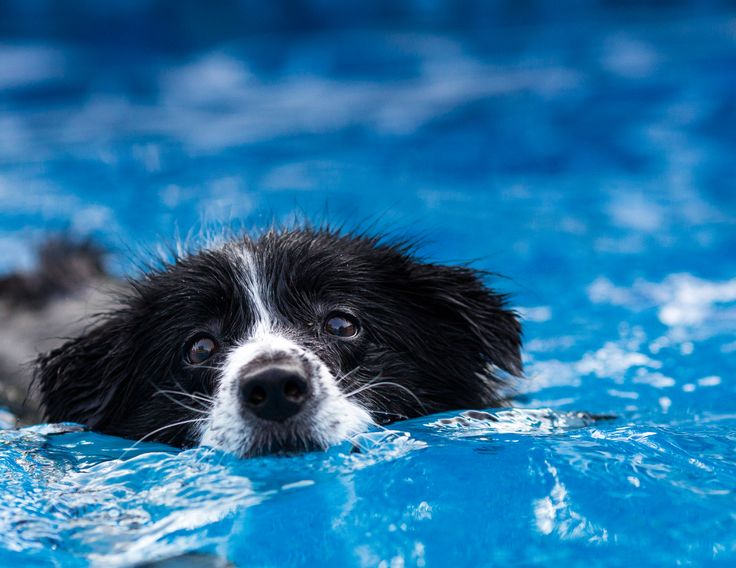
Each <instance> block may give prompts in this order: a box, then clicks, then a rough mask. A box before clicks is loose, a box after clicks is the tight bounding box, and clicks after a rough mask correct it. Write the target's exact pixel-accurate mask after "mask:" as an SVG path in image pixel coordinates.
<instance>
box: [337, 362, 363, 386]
mask: <svg viewBox="0 0 736 568" xmlns="http://www.w3.org/2000/svg"><path fill="white" fill-rule="evenodd" d="M359 369H360V365H358V366H357V367H355V368H353V369H350V370H349V371H348V372H347V373H345V374H344V375H342V376H341V377H338V379H337V381H336V382H337V384H338V385H339V384H340V383H341V382H343V381H344V380H345V379H347V378H348V377H349V376H350V375H352V374H353V373H355V372H356V371H358V370H359Z"/></svg>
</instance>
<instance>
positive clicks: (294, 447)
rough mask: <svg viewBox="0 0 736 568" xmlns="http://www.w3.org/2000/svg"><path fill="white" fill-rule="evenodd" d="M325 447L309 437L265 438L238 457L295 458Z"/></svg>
mask: <svg viewBox="0 0 736 568" xmlns="http://www.w3.org/2000/svg"><path fill="white" fill-rule="evenodd" d="M327 447H328V446H325V445H323V444H321V443H320V442H318V441H317V440H315V439H314V438H310V437H309V436H296V437H288V438H282V437H278V436H271V437H267V438H266V439H265V440H263V441H262V442H260V443H258V444H250V445H249V447H247V448H244V449H243V450H242V452H240V454H239V456H240V457H242V458H256V457H264V456H284V457H286V456H295V455H299V454H304V453H309V452H319V451H324V450H326V449H327Z"/></svg>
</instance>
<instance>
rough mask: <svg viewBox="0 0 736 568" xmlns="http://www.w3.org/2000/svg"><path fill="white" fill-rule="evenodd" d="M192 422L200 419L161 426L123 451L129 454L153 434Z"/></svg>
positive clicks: (200, 420)
mask: <svg viewBox="0 0 736 568" xmlns="http://www.w3.org/2000/svg"><path fill="white" fill-rule="evenodd" d="M194 422H202V419H201V418H192V419H189V420H181V421H179V422H174V423H172V424H167V425H166V426H161V428H156V429H155V430H153V431H152V432H149V433H148V434H146V435H145V436H143V437H142V438H139V439H138V440H136V442H135V443H134V444H133V445H132V446H131V447H130V448H128V449H127V450H125V451H126V452H129V451H130V450H132V449H134V448H136V447H137V446H138V444H140V443H141V442H144V441H145V440H146V439H148V438H150V437H151V436H153V435H154V434H158V433H159V432H162V431H163V430H167V429H169V428H175V427H176V426H183V425H184V424H193V423H194Z"/></svg>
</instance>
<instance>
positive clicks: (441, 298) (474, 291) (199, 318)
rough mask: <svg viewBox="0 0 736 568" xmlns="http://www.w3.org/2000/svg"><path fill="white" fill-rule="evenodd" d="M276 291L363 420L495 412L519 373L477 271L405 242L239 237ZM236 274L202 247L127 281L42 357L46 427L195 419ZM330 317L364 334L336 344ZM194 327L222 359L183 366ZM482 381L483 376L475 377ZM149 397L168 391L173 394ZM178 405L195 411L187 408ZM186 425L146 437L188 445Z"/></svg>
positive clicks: (213, 375) (308, 235)
mask: <svg viewBox="0 0 736 568" xmlns="http://www.w3.org/2000/svg"><path fill="white" fill-rule="evenodd" d="M241 242H243V243H245V246H248V247H250V248H251V249H252V250H254V254H255V256H256V259H257V263H258V265H259V267H262V270H263V271H264V273H265V276H264V279H265V280H267V284H268V285H270V288H271V289H273V290H274V297H273V298H272V301H273V306H274V311H275V313H274V314H273V318H275V320H276V321H278V322H279V324H280V325H281V326H282V327H283V329H284V330H287V331H288V333H289V334H290V336H291V337H292V338H294V339H296V340H297V341H298V342H299V343H300V344H302V345H303V346H305V347H307V348H310V349H312V350H313V351H314V352H316V353H317V354H318V355H319V356H320V357H321V358H322V360H323V361H324V362H325V363H326V364H327V365H328V366H330V368H331V369H332V370H333V372H334V373H335V374H336V376H338V377H343V376H346V378H344V380H342V381H341V382H340V388H341V389H342V390H343V392H351V391H353V390H355V389H357V388H359V387H361V386H363V385H368V384H373V385H376V384H377V383H379V382H383V381H391V382H395V383H398V384H400V385H402V386H403V387H406V389H408V391H411V393H413V395H410V394H409V393H408V392H407V390H404V389H402V388H399V387H395V386H391V385H383V386H380V385H379V386H372V387H369V388H367V389H365V390H364V391H362V392H361V393H359V394H356V395H355V400H356V401H358V402H359V403H361V404H362V405H363V406H364V407H365V408H366V409H368V410H369V411H370V412H371V414H372V416H373V418H374V419H375V420H376V421H377V422H380V423H387V422H391V421H395V420H398V419H402V418H407V417H415V416H419V415H424V414H429V413H434V412H439V411H444V410H453V409H466V408H473V409H480V408H486V407H493V406H500V405H503V404H504V403H505V399H504V393H503V392H502V391H503V390H504V389H503V387H504V386H505V380H506V378H507V377H508V376H509V375H515V376H519V375H521V371H522V369H521V359H520V345H521V327H520V324H519V321H518V319H517V316H516V314H515V313H514V312H513V311H511V310H509V309H508V308H507V305H506V299H505V297H504V296H503V295H500V294H497V293H495V292H494V291H493V290H491V289H490V288H488V287H487V286H485V285H484V284H483V282H482V277H485V276H486V275H485V274H482V273H479V272H477V271H475V270H472V269H470V268H466V267H458V266H441V265H436V264H427V263H423V262H421V261H419V260H417V259H416V258H415V257H414V256H413V254H412V251H411V248H410V247H407V246H404V245H388V244H382V242H381V241H380V240H379V239H376V238H372V237H367V236H362V235H354V234H347V235H345V234H339V233H337V232H334V231H330V230H318V229H300V230H286V231H271V232H268V233H265V234H263V235H262V236H260V237H258V238H255V239H250V238H248V237H245V238H243V237H241ZM237 270H238V267H237V266H236V265H235V264H234V262H233V259H232V257H231V256H229V255H228V254H227V253H226V252H224V251H223V250H221V249H213V250H204V251H201V252H198V253H194V254H191V255H187V256H182V257H181V258H178V259H176V260H175V261H173V262H171V263H169V264H166V265H164V266H162V267H160V268H159V269H157V270H153V271H151V272H149V273H148V274H146V275H145V276H143V277H141V278H140V279H138V280H134V281H132V282H131V287H130V292H129V293H128V294H127V295H126V296H125V297H124V298H122V299H121V302H120V307H119V308H118V309H116V310H114V311H112V312H110V313H109V314H107V315H104V316H102V318H101V320H100V321H99V322H97V323H96V324H95V326H94V327H92V328H91V329H90V330H89V332H88V333H86V334H85V335H83V336H81V337H79V338H77V339H74V340H71V341H69V342H67V343H66V344H64V345H62V346H61V347H59V348H58V349H55V350H53V351H51V352H50V353H47V354H44V355H42V356H40V357H39V359H38V361H37V367H36V377H35V378H36V383H37V387H38V389H39V391H40V394H41V397H42V400H43V403H44V406H45V411H46V418H47V419H48V420H50V421H54V422H58V421H72V422H79V423H82V424H86V425H88V426H90V427H91V428H93V429H96V430H99V431H102V432H105V433H109V434H113V435H119V436H124V437H129V438H134V439H139V438H142V437H144V436H147V435H148V434H149V433H151V432H153V431H155V430H157V429H158V428H162V427H165V426H166V425H168V424H173V423H176V422H180V421H184V420H190V419H193V418H196V417H197V416H198V413H197V412H195V410H196V409H195V408H194V407H197V408H199V409H203V410H206V406H205V405H203V404H200V401H199V400H198V399H193V398H191V397H190V396H189V393H195V394H196V393H203V394H206V395H211V394H212V393H213V391H214V388H215V385H216V381H217V371H216V370H215V369H214V367H217V366H218V365H220V364H221V363H222V362H223V360H224V352H225V351H227V349H228V348H230V347H232V346H233V345H235V344H237V343H238V342H240V341H243V340H244V339H246V338H247V337H248V331H249V326H250V325H251V324H252V321H251V316H250V307H249V303H248V297H247V295H246V294H245V292H244V290H243V288H242V285H241V284H240V280H239V276H238V273H237ZM333 310H340V311H344V312H348V313H350V314H353V315H354V316H356V317H357V318H358V319H359V321H360V324H361V332H360V333H359V334H358V335H357V336H356V337H355V338H351V339H338V338H335V337H333V336H329V335H327V334H325V333H324V332H323V327H322V324H323V320H324V317H325V316H326V315H327V314H328V313H329V312H331V311H333ZM198 332H207V333H209V334H212V335H214V336H215V337H216V338H217V339H218V340H219V342H220V344H221V345H222V346H223V348H222V350H221V351H220V353H219V354H218V355H216V356H215V357H214V358H212V359H211V360H209V361H207V364H206V365H204V366H201V367H195V366H192V365H189V364H187V363H186V362H185V360H184V345H185V343H186V342H187V340H188V339H190V338H191V337H193V336H194V335H196V334H197V333H198ZM482 377H485V378H482ZM160 391H177V392H180V393H182V394H181V395H172V394H170V393H168V394H167V393H162V392H160ZM183 405H186V406H190V407H192V409H187V408H184V406H183ZM190 432H191V429H190V426H189V425H182V426H178V427H171V428H165V429H163V430H161V431H159V432H158V433H156V434H155V435H152V436H150V437H149V438H147V439H149V440H150V439H155V440H159V441H163V442H167V443H170V444H174V445H180V446H186V445H189V444H191V443H193V442H194V440H193V438H192V435H191V434H190Z"/></svg>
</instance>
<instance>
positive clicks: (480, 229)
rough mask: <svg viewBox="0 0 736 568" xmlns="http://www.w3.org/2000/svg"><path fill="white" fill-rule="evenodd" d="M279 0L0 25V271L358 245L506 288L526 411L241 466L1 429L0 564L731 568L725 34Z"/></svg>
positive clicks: (21, 13)
mask: <svg viewBox="0 0 736 568" xmlns="http://www.w3.org/2000/svg"><path fill="white" fill-rule="evenodd" d="M286 4H287V3H286V2H284V3H283V4H282V3H279V2H275V3H273V6H275V7H276V8H274V9H273V10H272V11H269V10H268V9H266V8H264V7H263V6H265V5H266V4H263V5H260V4H256V3H250V2H240V3H238V2H231V3H223V4H222V5H220V6H219V7H218V9H212V10H211V11H210V12H207V11H206V10H205V11H204V12H202V11H201V10H198V9H196V8H195V6H194V4H188V3H186V4H184V3H182V6H181V7H179V8H178V9H177V10H171V9H170V6H169V11H166V10H165V8H166V6H167V4H166V3H165V2H162V1H153V0H150V1H136V2H130V3H117V2H116V3H109V4H106V6H108V7H107V8H106V9H104V10H103V9H102V8H100V7H95V6H96V5H95V4H94V3H90V2H83V1H81V0H75V1H73V2H72V1H70V2H69V3H68V4H65V6H67V7H66V8H64V9H61V8H58V9H56V12H54V14H55V16H54V18H55V19H53V20H52V19H51V18H50V13H51V11H52V8H51V7H49V6H50V5H49V4H47V3H42V2H21V1H18V2H7V3H4V4H3V6H2V7H0V22H2V23H1V24H0V270H10V269H17V268H23V267H29V266H31V265H32V262H33V252H32V251H33V246H34V243H37V242H38V241H39V240H40V239H41V238H42V235H43V234H45V233H46V232H47V231H48V230H61V229H64V230H69V231H71V232H73V233H76V234H85V235H86V234H91V235H94V236H95V237H96V238H98V239H100V240H101V241H102V242H105V243H106V244H107V245H108V246H109V247H111V248H112V250H113V251H114V254H113V257H112V258H111V262H112V263H113V268H114V269H115V270H116V271H118V272H120V273H129V272H131V270H133V268H132V267H133V265H134V259H135V256H136V254H139V253H140V252H139V251H150V250H153V249H155V246H156V243H158V242H160V241H161V240H162V239H170V238H174V237H175V235H177V234H178V235H179V236H180V237H182V238H185V237H186V236H187V235H188V234H196V233H197V232H198V231H200V230H201V228H202V227H207V226H210V225H212V224H218V223H225V224H231V223H232V224H240V225H242V226H245V227H246V228H247V227H262V226H264V225H267V224H268V223H270V222H271V221H276V222H281V223H287V224H288V223H292V222H294V220H295V219H299V218H309V219H312V220H318V221H319V220H324V219H327V220H331V221H333V222H336V223H344V224H346V225H347V226H349V227H350V226H361V225H363V226H364V225H367V224H373V225H374V226H375V227H376V229H377V230H381V231H389V232H392V233H393V234H399V235H408V236H410V237H414V238H417V239H420V240H421V241H422V243H423V244H422V246H421V250H422V252H423V253H424V254H425V255H426V257H427V258H430V259H432V260H436V261H442V262H465V261H472V262H473V265H474V266H476V267H478V268H483V269H488V270H492V271H495V272H500V273H502V274H503V275H505V276H507V278H506V279H503V280H500V281H498V282H497V284H498V285H499V286H500V287H501V288H502V289H504V290H506V291H508V292H511V293H512V294H513V298H514V304H515V305H516V306H518V308H519V309H520V311H521V312H522V313H523V314H524V315H525V338H526V347H525V362H526V370H527V375H528V378H527V379H526V380H524V381H523V382H522V383H520V384H519V385H518V390H519V397H518V400H517V407H518V408H517V409H514V410H500V411H494V412H493V416H492V417H489V418H486V419H474V418H468V417H466V418H464V419H463V420H460V418H462V416H461V413H454V414H451V415H448V416H444V417H437V416H431V417H427V418H423V419H419V420H412V421H408V422H399V423H396V424H394V425H392V426H391V429H390V431H388V432H383V431H377V432H371V433H366V434H365V435H363V436H361V437H359V438H358V439H356V440H355V441H354V442H353V443H352V444H351V443H345V444H344V445H342V446H338V447H335V448H333V449H331V450H330V451H328V452H325V453H314V454H308V455H304V456H299V457H291V458H262V459H253V460H237V459H235V458H232V457H230V456H227V455H224V454H220V453H216V452H214V453H213V452H211V451H208V450H203V449H196V450H188V451H184V452H177V451H175V450H172V449H170V448H167V447H164V446H154V445H150V444H140V445H137V446H133V444H132V442H129V441H125V440H119V439H115V438H110V437H105V436H101V435H97V434H93V433H88V432H81V431H78V429H76V428H74V427H73V426H69V425H67V426H63V427H60V426H37V427H32V428H27V429H23V430H20V431H13V430H4V431H2V432H0V487H2V499H0V528H1V529H2V530H0V564H9V563H11V562H12V563H14V564H16V565H24V566H25V565H33V564H34V563H35V564H36V565H39V566H44V565H57V566H77V565H85V564H87V563H92V564H96V565H104V566H111V565H127V564H134V563H137V562H140V561H143V560H161V559H166V558H171V557H176V556H181V555H185V554H188V553H197V552H199V553H202V554H204V555H206V556H185V557H184V559H183V561H184V562H189V563H192V562H203V561H211V560H213V559H215V558H227V559H229V560H230V561H231V562H233V563H234V564H235V565H238V566H249V565H258V566H279V565H284V564H286V563H289V564H294V565H304V566H314V565H325V564H327V565H335V566H344V565H349V566H350V565H353V566H446V565H499V564H518V565H545V566H548V565H554V564H559V565H566V566H578V565H579V566H587V565H590V564H591V563H596V564H600V565H610V566H620V565H673V564H704V563H708V562H711V561H720V562H721V563H722V564H724V565H730V564H733V563H735V562H736V496H735V491H736V449H735V448H736V433H735V432H736V404H735V403H734V401H735V400H736V386H735V385H736V377H734V372H735V371H736V363H735V362H734V361H735V356H736V230H735V229H736V161H734V158H733V157H734V155H736V103H735V102H734V101H736V10H734V9H733V8H732V7H729V4H728V3H727V2H723V3H721V2H707V3H706V2H678V3H671V4H670V3H658V5H657V6H646V5H643V4H642V3H638V4H637V5H636V6H634V5H627V4H626V3H619V4H616V6H618V7H616V6H614V5H613V3H607V2H580V3H578V2H562V3H560V2H552V1H551V0H550V1H549V2H536V3H508V4H506V3H497V4H496V3H490V2H473V1H467V2H464V3H462V6H464V7H465V8H467V10H468V11H466V12H464V11H463V10H460V9H457V10H456V9H455V8H453V6H457V5H460V3H453V2H450V0H447V1H437V2H415V3H408V4H406V5H404V6H403V7H402V8H400V9H399V8H396V9H394V10H393V11H392V10H391V9H390V6H391V5H393V4H392V3H383V2H377V3H376V4H375V5H374V7H373V8H367V7H366V8H363V9H358V8H355V9H348V8H345V7H344V3H337V2H330V1H319V2H318V1H316V0H315V1H313V2H302V3H291V4H292V9H293V10H295V11H293V12H288V13H287V12H286V11H284V9H283V7H284V6H286ZM632 4H633V3H632ZM341 6H343V7H341ZM289 14H291V16H289ZM580 410H588V411H592V412H598V413H612V414H615V415H617V416H618V418H617V419H616V420H611V421H602V422H596V423H592V424H591V423H589V422H588V421H587V420H585V419H584V418H582V417H581V416H579V415H577V414H575V412H576V411H580ZM441 418H447V419H448V420H449V422H447V421H445V422H447V423H445V422H443V421H441V420H440V419H441ZM10 422H11V417H9V416H7V415H6V414H2V413H0V424H6V425H8V424H10ZM356 446H357V447H359V448H360V451H359V452H357V451H355V450H354V448H355V447H356Z"/></svg>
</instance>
